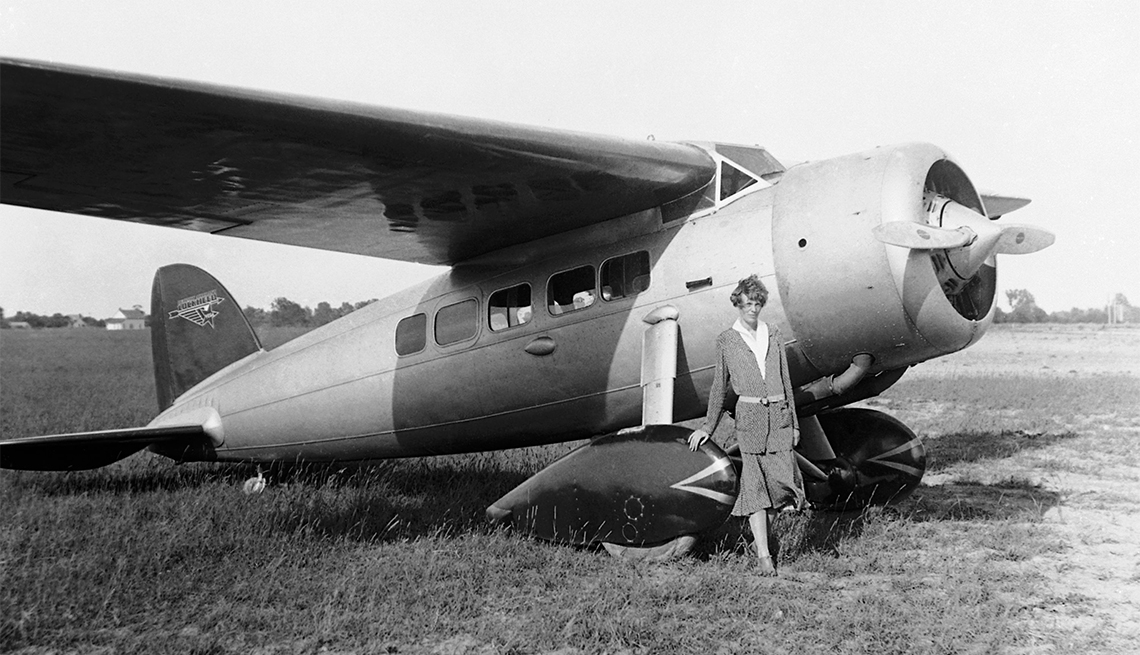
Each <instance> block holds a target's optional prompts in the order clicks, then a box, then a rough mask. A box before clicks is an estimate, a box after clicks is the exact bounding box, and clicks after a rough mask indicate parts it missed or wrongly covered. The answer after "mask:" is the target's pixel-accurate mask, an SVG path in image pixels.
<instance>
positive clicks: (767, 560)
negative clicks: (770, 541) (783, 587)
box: [757, 557, 776, 578]
mask: <svg viewBox="0 0 1140 655" xmlns="http://www.w3.org/2000/svg"><path fill="white" fill-rule="evenodd" d="M757 566H758V568H759V569H760V575H762V576H764V577H766V578H769V577H774V576H775V575H776V565H775V564H773V563H772V558H771V557H761V558H759V560H758V565H757Z"/></svg>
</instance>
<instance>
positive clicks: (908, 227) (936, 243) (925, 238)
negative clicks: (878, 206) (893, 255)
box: [872, 221, 973, 250]
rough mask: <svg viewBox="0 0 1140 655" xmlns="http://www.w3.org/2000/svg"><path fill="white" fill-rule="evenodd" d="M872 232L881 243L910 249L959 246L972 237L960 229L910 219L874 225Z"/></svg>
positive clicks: (939, 248)
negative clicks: (914, 221)
mask: <svg viewBox="0 0 1140 655" xmlns="http://www.w3.org/2000/svg"><path fill="white" fill-rule="evenodd" d="M872 232H873V233H874V234H875V238H876V239H878V240H879V241H882V242H883V243H887V244H890V245H892V246H902V247H903V248H910V249H911V250H947V249H949V248H961V247H962V246H964V245H966V244H968V243H970V239H972V238H973V235H972V234H970V233H969V232H963V231H962V230H948V229H946V228H941V227H933V226H930V225H923V224H921V223H911V222H910V221H892V222H890V223H883V224H882V225H876V226H875V228H874V229H873V230H872Z"/></svg>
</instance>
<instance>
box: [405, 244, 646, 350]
mask: <svg viewBox="0 0 1140 655" xmlns="http://www.w3.org/2000/svg"><path fill="white" fill-rule="evenodd" d="M595 282H596V280H595V278H594V267H593V266H579V267H578V268H575V269H571V270H569V271H563V272H561V273H556V274H554V275H552V276H551V277H550V280H549V281H548V282H547V283H546V308H547V310H548V311H549V312H550V314H551V315H552V316H560V315H562V314H567V313H570V312H576V311H578V310H582V309H586V308H587V307H589V306H590V305H593V304H594V300H595V299H596V297H597V288H598V287H597V285H596V284H595ZM600 282H601V296H602V300H605V301H614V300H620V299H622V298H626V297H629V296H633V295H636V294H639V293H641V292H642V291H645V290H646V289H648V288H649V253H648V252H645V251H644V250H643V251H640V252H635V253H630V254H628V255H622V256H620V257H614V258H612V259H607V260H606V261H605V262H603V263H602V272H601V277H600ZM533 313H534V310H533V304H532V302H531V293H530V285H529V284H526V283H523V284H518V285H515V286H513V287H509V288H507V289H499V290H498V291H496V292H494V293H492V294H491V297H490V298H489V299H488V301H487V323H488V326H489V327H490V328H491V330H492V331H493V332H498V331H500V330H507V329H510V328H513V327H516V326H519V325H525V324H527V323H529V322H530V320H531V318H532V316H533ZM478 314H479V302H478V301H477V300H475V299H474V298H469V299H467V300H461V301H459V302H457V303H453V304H450V305H447V306H446V307H442V308H440V310H439V311H437V312H436V313H435V342H436V343H437V344H439V345H441V346H446V345H449V344H453V343H459V342H460V341H464V340H466V339H470V338H471V337H473V336H475V333H476V332H478ZM426 345H427V315H426V314H413V315H412V316H409V317H407V318H405V319H403V320H401V321H400V322H399V323H398V324H397V325H396V354H397V355H411V354H414V353H418V352H420V351H421V350H423V349H424V347H425V346H426Z"/></svg>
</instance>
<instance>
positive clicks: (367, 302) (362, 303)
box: [352, 298, 376, 309]
mask: <svg viewBox="0 0 1140 655" xmlns="http://www.w3.org/2000/svg"><path fill="white" fill-rule="evenodd" d="M374 302H376V299H375V298H372V299H371V300H361V301H360V302H358V303H356V304H355V305H353V306H352V307H353V309H360V308H361V307H367V306H368V305H371V304H372V303H374Z"/></svg>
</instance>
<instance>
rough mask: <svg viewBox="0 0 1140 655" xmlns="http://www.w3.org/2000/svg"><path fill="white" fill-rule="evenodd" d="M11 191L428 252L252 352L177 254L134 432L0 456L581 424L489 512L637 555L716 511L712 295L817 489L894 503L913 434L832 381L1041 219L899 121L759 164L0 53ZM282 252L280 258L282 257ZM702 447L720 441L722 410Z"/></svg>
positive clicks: (372, 250) (943, 316) (118, 212)
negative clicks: (566, 449) (702, 435)
mask: <svg viewBox="0 0 1140 655" xmlns="http://www.w3.org/2000/svg"><path fill="white" fill-rule="evenodd" d="M0 115H2V117H3V125H4V129H3V131H2V133H0V139H2V141H0V163H2V169H3V188H2V195H0V200H2V202H4V203H6V204H11V205H19V206H26V207H35V208H40V209H47V210H54V211H61V212H69V213H75V214H84V215H89V216H97V217H102V218H106V219H112V220H123V221H134V222H140V223H146V224H151V225H160V226H166V227H171V228H178V229H185V230H195V231H202V232H209V233H212V234H219V235H223V236H229V237H238V238H245V239H256V240H261V241H269V242H275V243H284V244H292V245H299V246H305V247H309V248H320V249H325V250H330V251H337V252H345V253H354V254H358V255H366V256H371V257H378V258H387V259H396V260H404V261H411V262H420V263H428V264H440V265H447V266H448V267H449V268H448V270H447V271H446V272H445V273H443V274H441V275H439V276H438V277H436V278H434V279H432V280H429V281H427V282H424V283H422V284H420V285H417V286H414V287H412V288H409V289H406V290H404V291H400V292H398V293H395V294H393V295H391V296H389V297H386V298H384V299H382V300H380V301H377V302H375V303H372V304H370V305H368V306H366V307H364V308H362V309H360V310H358V311H356V312H354V313H352V314H349V315H347V316H345V317H343V318H340V319H339V320H337V321H334V322H332V323H330V324H328V325H325V326H323V327H320V328H318V329H315V330H313V331H311V332H309V333H307V334H305V335H302V336H300V337H298V338H297V339H295V340H293V341H290V342H288V343H286V344H284V345H282V346H280V347H278V348H275V349H273V350H268V351H267V350H265V349H264V348H263V347H262V346H261V344H260V342H259V340H258V338H257V335H256V333H255V332H254V331H253V329H252V328H251V327H250V325H249V323H248V322H247V321H246V319H245V317H244V315H243V314H242V311H241V306H240V305H239V303H238V301H237V300H235V299H234V298H233V296H232V295H230V293H229V292H228V291H227V290H226V289H225V287H224V286H223V285H222V284H221V282H219V281H218V280H216V279H214V278H213V277H212V276H210V275H209V274H208V273H206V272H205V271H202V270H200V269H198V268H196V267H193V266H190V265H186V264H172V265H170V266H165V267H163V268H161V269H159V271H158V272H157V273H156V275H155V278H154V285H153V292H152V307H151V316H152V326H151V330H152V347H153V354H154V367H155V380H156V385H157V394H158V405H159V413H158V415H157V416H156V417H155V418H154V420H153V421H151V422H150V424H149V425H147V426H143V427H137V426H135V427H124V428H123V429H118V430H106V431H99V432H87V433H74V434H63V435H47V436H21V437H15V438H7V439H5V440H4V441H0V467H3V468H10V469H32V470H69V469H87V468H95V467H100V466H104V465H106V464H109V463H111V462H114V461H118V460H120V459H123V458H125V457H127V456H129V455H131V454H133V453H135V452H138V451H140V450H142V449H149V450H150V451H153V452H155V453H158V454H161V455H164V456H167V457H170V458H172V459H174V460H177V461H180V462H182V461H218V462H249V463H259V464H271V463H275V462H293V461H306V462H367V461H370V460H377V459H383V458H396V457H417V456H432V455H442V454H453V453H469V452H476V451H485V450H496V449H508V448H518V447H525V446H534V445H540V444H549V443H557V442H566V441H573V440H580V439H590V441H589V442H588V443H587V445H585V446H583V447H582V448H581V449H579V450H576V451H574V452H573V453H571V454H570V455H568V456H567V457H565V458H564V459H562V460H559V461H558V462H556V463H555V464H553V465H551V467H549V468H548V469H546V470H544V471H541V472H539V473H538V474H536V475H535V476H534V477H533V478H531V479H530V480H527V481H526V482H524V483H523V484H522V485H520V487H519V488H517V489H516V490H514V491H513V492H511V493H509V494H507V495H506V496H504V497H503V498H502V499H500V500H499V501H496V502H495V503H494V504H493V505H491V507H489V508H488V515H489V516H491V517H492V518H495V519H497V520H502V521H506V522H510V523H511V524H512V525H515V526H516V527H518V528H520V529H523V530H528V531H529V532H531V533H532V534H535V535H536V536H539V537H541V538H545V539H551V540H554V541H563V542H570V543H604V544H608V545H607V548H608V547H609V545H613V546H615V547H616V548H628V549H652V548H659V547H662V546H663V545H664V546H669V544H675V543H678V540H681V539H686V538H691V537H692V536H693V535H694V534H697V533H700V532H702V531H704V530H707V529H709V528H710V527H715V526H716V525H718V524H719V523H720V522H723V520H724V519H725V518H726V517H727V512H728V508H730V507H731V504H732V500H733V499H734V498H735V494H736V484H737V483H736V477H735V475H736V473H735V467H734V466H733V465H732V463H733V453H732V451H731V449H729V450H728V451H725V450H723V449H721V448H720V447H719V446H718V445H716V444H715V443H711V442H710V443H707V444H705V446H702V448H701V450H700V451H698V452H697V453H692V454H689V453H688V452H687V450H688V449H687V447H685V438H686V437H687V435H688V434H689V433H690V432H691V430H689V429H686V428H685V427H683V426H679V425H677V423H678V422H683V421H685V420H690V419H694V418H696V417H699V416H702V415H703V414H704V413H705V411H706V407H707V403H708V394H709V388H710V384H711V379H712V373H713V365H714V359H713V358H714V354H715V352H714V340H715V337H716V335H717V334H718V333H719V332H720V331H722V330H724V329H725V328H727V327H728V326H730V325H731V324H732V321H733V320H734V318H735V310H734V308H733V307H732V305H731V303H730V301H729V294H730V293H731V291H732V289H733V288H734V287H735V285H736V284H737V281H738V280H740V279H741V278H744V277H747V276H748V275H750V274H752V273H757V274H758V275H759V276H760V278H761V280H763V281H764V282H765V284H766V286H767V287H768V289H769V290H770V292H771V296H770V299H769V303H768V306H767V307H766V308H765V310H764V314H763V316H762V318H763V319H764V320H765V321H767V322H769V323H774V324H775V325H777V326H778V327H779V329H780V330H781V332H782V334H783V335H784V336H785V338H786V343H785V344H784V348H785V351H786V353H787V358H788V362H789V368H790V374H791V376H792V378H793V384H794V385H795V386H796V388H797V391H796V394H795V396H796V397H795V402H796V408H797V413H798V415H799V416H800V420H801V431H802V439H801V442H800V444H799V446H798V447H797V449H796V453H797V460H798V461H799V463H800V467H801V470H802V471H803V473H804V479H805V482H806V486H807V491H808V495H809V498H810V499H811V500H812V501H813V502H814V503H816V504H817V506H820V507H852V506H862V505H865V504H868V503H884V502H891V501H894V500H897V499H899V498H901V497H903V496H905V495H906V494H907V493H909V491H910V490H913V489H914V488H915V487H916V486H917V485H918V483H919V481H920V479H921V477H922V474H923V471H924V469H925V452H924V450H923V447H922V442H921V439H919V438H918V437H916V436H915V434H914V433H913V432H912V431H911V430H910V429H909V428H907V427H906V426H905V425H904V424H902V423H901V422H899V421H897V420H896V419H894V418H893V417H890V416H888V415H886V414H884V413H882V412H877V411H874V410H870V409H866V408H851V407H847V406H848V405H850V404H852V403H855V402H857V401H860V400H864V399H866V398H870V397H873V396H875V395H878V394H880V393H882V392H883V391H884V390H886V389H887V388H889V387H890V386H891V385H893V384H894V383H895V382H897V381H898V380H899V379H900V377H901V376H902V375H903V373H904V372H905V371H906V370H907V368H909V367H911V366H913V365H916V364H919V363H921V362H923V361H926V360H929V359H932V358H936V357H940V356H943V355H947V354H950V353H954V352H956V351H959V350H961V349H963V348H966V347H968V346H970V345H971V344H973V343H975V342H977V341H978V340H979V339H980V338H981V337H982V336H983V334H984V333H985V331H986V329H987V327H988V326H989V325H990V324H991V323H992V321H993V315H994V307H995V302H994V298H995V293H996V290H997V268H996V255H998V254H1026V253H1032V252H1036V251H1038V250H1041V249H1043V248H1045V247H1048V246H1049V245H1051V244H1052V243H1053V240H1054V237H1053V235H1052V234H1050V233H1049V232H1047V231H1045V230H1042V229H1040V228H1036V227H1033V226H1030V225H1024V224H1008V223H1006V222H1004V221H998V219H999V218H1000V217H1002V216H1003V215H1005V214H1007V213H1009V212H1011V211H1014V210H1016V209H1018V208H1020V207H1022V206H1024V205H1025V204H1027V203H1028V202H1029V201H1028V200H1027V199H1024V198H1017V197H1011V196H1003V195H999V194H994V193H983V192H980V191H978V189H977V188H976V187H975V186H974V184H973V182H972V181H971V180H970V178H969V177H968V176H967V175H966V173H965V172H964V170H963V169H962V167H960V166H959V165H958V163H956V162H955V161H954V160H953V159H952V158H951V157H950V156H949V155H948V154H947V153H946V152H945V151H943V150H942V149H940V148H938V147H936V146H934V145H930V144H925V143H909V144H902V145H894V146H887V147H878V148H875V149H871V150H867V151H865V152H859V153H855V154H849V155H844V156H839V157H835V158H832V159H826V160H822V161H813V162H806V163H799V164H795V165H791V166H785V165H784V164H783V163H781V162H780V161H779V160H778V159H776V157H774V156H773V155H772V154H770V153H769V152H768V151H767V150H765V149H764V148H762V147H758V146H750V145H741V144H731V143H718V142H663V141H656V140H645V141H638V140H631V139H623V138H616V137H607V136H598V135H591V134H582V133H576V132H569V131H561V130H556V129H550V128H545V127H526V126H519V125H511V124H506V123H498V122H493V121H487V120H476V119H470V118H461V117H456V116H450V115H442V114H432V113H424V112H417V111H408V110H401V109H392V108H383V107H374V106H365V105H361V104H355V103H349V102H340V101H334V100H321V99H315V98H309V97H299V96H291V95H282V94H272V93H265V92H256V91H250V90H241V89H235V88H228V87H222V86H216V85H210V84H203V83H197V82H189V81H180V80H171V79H163V78H155V77H146V76H141V75H134V74H127V73H120V72H111V71H103V70H94V69H87V68H81V67H75V66H69V65H60V64H49V63H42V62H33V61H24V60H14V59H3V60H2V61H0ZM282 265H283V266H288V265H289V262H282ZM714 441H722V443H723V439H721V435H717V437H716V439H714Z"/></svg>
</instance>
